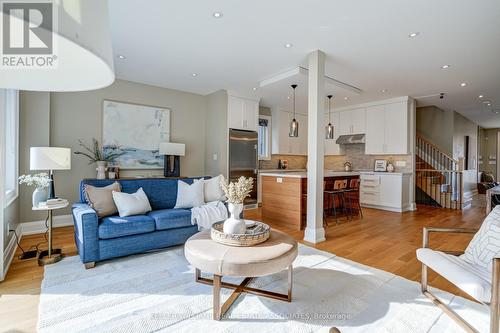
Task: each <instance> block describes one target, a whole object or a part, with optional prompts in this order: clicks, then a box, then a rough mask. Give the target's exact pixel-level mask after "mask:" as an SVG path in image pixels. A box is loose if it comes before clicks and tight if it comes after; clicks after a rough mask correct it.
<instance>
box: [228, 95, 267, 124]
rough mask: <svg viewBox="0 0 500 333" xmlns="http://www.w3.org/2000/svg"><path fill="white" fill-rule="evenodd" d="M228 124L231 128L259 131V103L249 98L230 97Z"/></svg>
mask: <svg viewBox="0 0 500 333" xmlns="http://www.w3.org/2000/svg"><path fill="white" fill-rule="evenodd" d="M227 118H228V119H227V123H228V127H229V128H234V129H241V130H247V131H257V129H258V126H259V102H258V101H254V100H251V99H247V98H241V97H236V96H228V112H227Z"/></svg>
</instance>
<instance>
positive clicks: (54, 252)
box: [32, 201, 69, 266]
mask: <svg viewBox="0 0 500 333" xmlns="http://www.w3.org/2000/svg"><path fill="white" fill-rule="evenodd" d="M68 205H69V202H68V201H64V202H62V203H60V204H57V205H52V206H41V207H33V208H32V210H34V211H48V213H49V221H48V223H49V225H48V227H49V236H48V242H49V244H48V248H47V250H43V251H40V254H39V255H38V265H39V266H44V265H50V264H53V263H56V262H58V261H60V260H61V259H62V251H61V249H53V248H52V212H53V211H54V210H56V209H62V208H65V207H67V206H68Z"/></svg>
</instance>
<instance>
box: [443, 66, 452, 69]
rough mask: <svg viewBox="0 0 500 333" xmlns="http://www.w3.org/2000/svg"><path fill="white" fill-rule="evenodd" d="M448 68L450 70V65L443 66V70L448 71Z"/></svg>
mask: <svg viewBox="0 0 500 333" xmlns="http://www.w3.org/2000/svg"><path fill="white" fill-rule="evenodd" d="M448 68H450V65H443V66H441V69H448Z"/></svg>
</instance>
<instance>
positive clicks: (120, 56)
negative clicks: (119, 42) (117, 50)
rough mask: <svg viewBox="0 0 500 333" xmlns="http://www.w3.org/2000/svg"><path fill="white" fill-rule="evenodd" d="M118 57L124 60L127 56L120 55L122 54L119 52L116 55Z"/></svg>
mask: <svg viewBox="0 0 500 333" xmlns="http://www.w3.org/2000/svg"><path fill="white" fill-rule="evenodd" d="M118 59H122V60H124V59H127V57H125V56H124V55H122V54H119V55H118Z"/></svg>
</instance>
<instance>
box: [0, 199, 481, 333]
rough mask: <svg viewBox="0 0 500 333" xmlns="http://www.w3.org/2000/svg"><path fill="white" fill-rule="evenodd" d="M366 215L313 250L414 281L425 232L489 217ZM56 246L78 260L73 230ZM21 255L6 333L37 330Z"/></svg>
mask: <svg viewBox="0 0 500 333" xmlns="http://www.w3.org/2000/svg"><path fill="white" fill-rule="evenodd" d="M363 212H364V218H363V219H356V220H354V221H351V222H345V221H340V223H339V224H338V225H335V221H334V220H333V219H328V222H329V224H330V226H329V227H328V228H327V229H326V238H327V241H326V242H323V243H320V244H317V245H315V246H314V245H312V244H308V245H311V246H314V247H316V248H318V249H320V250H324V251H328V252H332V253H334V254H336V255H338V256H341V257H344V258H347V259H350V260H354V261H357V262H359V263H362V264H365V265H369V266H373V267H376V268H379V269H382V270H385V271H388V272H391V273H394V274H397V275H400V276H403V277H405V278H407V279H411V280H415V281H418V280H419V279H420V265H419V263H418V262H417V259H416V258H415V250H416V249H417V248H419V247H420V246H421V243H422V228H423V227H424V226H433V227H467V228H477V227H479V226H480V224H481V221H482V220H483V219H484V216H485V213H484V208H470V209H467V210H465V211H463V212H461V211H454V210H446V209H437V208H431V207H419V209H418V210H417V211H416V212H408V213H403V214H400V213H391V212H385V211H380V210H373V209H364V210H363ZM245 217H246V218H251V219H256V220H259V219H260V217H261V210H260V209H257V210H253V211H246V212H245ZM272 226H273V227H274V228H276V229H280V230H282V231H284V232H287V233H288V234H290V235H291V236H293V237H295V238H296V239H297V240H299V241H301V242H302V238H303V232H302V231H297V230H296V229H295V228H290V227H287V226H283V225H277V224H273V225H272ZM42 240H43V235H31V236H25V237H23V239H22V241H21V246H22V247H23V248H29V247H30V246H32V245H34V244H36V243H38V242H40V241H42ZM469 240H470V236H465V235H453V236H452V235H434V236H433V237H432V238H431V247H433V248H437V249H443V250H444V249H446V250H463V249H464V248H465V246H466V245H467V244H468V242H469ZM54 246H55V247H61V248H62V249H63V253H64V254H65V255H66V256H71V255H76V254H77V252H76V247H75V245H74V241H73V228H72V227H64V228H57V229H55V230H54ZM19 254H20V250H19V249H18V252H17V253H16V258H15V259H14V260H13V262H12V265H11V266H10V269H9V272H8V274H7V277H6V279H5V281H4V282H2V283H0V331H1V332H33V331H35V330H36V323H37V317H38V300H39V294H40V283H41V281H42V278H43V267H39V266H38V265H37V262H36V260H35V259H31V260H25V261H20V260H18V259H17V255H19ZM429 281H430V284H431V285H432V286H435V287H438V288H441V289H444V290H448V291H451V292H453V293H458V290H457V289H456V288H455V287H453V286H452V285H450V284H449V283H448V282H446V281H445V280H443V279H442V278H439V277H437V276H436V275H435V274H430V276H429ZM462 296H464V295H462Z"/></svg>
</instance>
